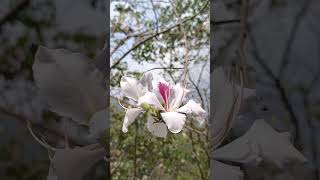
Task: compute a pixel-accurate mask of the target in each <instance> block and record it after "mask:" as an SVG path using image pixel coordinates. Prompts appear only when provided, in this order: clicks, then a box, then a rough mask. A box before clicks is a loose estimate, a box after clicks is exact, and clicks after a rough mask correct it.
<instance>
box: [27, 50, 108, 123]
mask: <svg viewBox="0 0 320 180" xmlns="http://www.w3.org/2000/svg"><path fill="white" fill-rule="evenodd" d="M32 69H33V75H34V79H35V82H36V84H37V86H38V87H39V90H40V94H41V96H42V97H43V98H44V99H45V100H46V102H47V103H48V104H49V105H50V109H51V110H52V111H54V112H57V113H58V114H59V115H61V116H65V117H70V118H72V120H74V121H76V122H78V123H81V124H88V121H89V119H90V117H91V116H92V115H93V114H94V113H95V112H97V111H99V110H102V109H104V108H106V107H107V94H106V92H107V89H106V86H105V84H104V80H105V79H104V78H105V77H104V76H103V74H102V73H101V72H100V70H98V69H97V68H96V66H95V65H94V64H93V63H92V60H90V59H89V58H88V57H86V56H84V55H82V54H79V53H73V52H70V51H68V50H64V49H49V48H46V47H42V46H40V47H39V49H38V51H37V53H36V57H35V62H34V64H33V67H32Z"/></svg>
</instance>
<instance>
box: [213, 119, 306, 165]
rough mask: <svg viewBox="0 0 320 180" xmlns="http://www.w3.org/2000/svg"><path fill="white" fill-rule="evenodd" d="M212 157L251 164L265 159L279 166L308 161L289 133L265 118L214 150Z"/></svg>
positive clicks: (266, 161)
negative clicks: (281, 131)
mask: <svg viewBox="0 0 320 180" xmlns="http://www.w3.org/2000/svg"><path fill="white" fill-rule="evenodd" d="M212 157H213V159H217V160H228V161H234V162H241V163H244V164H251V165H252V164H253V165H257V164H258V163H259V162H260V161H261V160H263V162H265V163H267V164H272V165H274V166H276V167H278V168H282V167H285V164H286V163H288V164H293V163H297V162H306V159H305V157H304V156H303V155H302V154H301V153H300V152H299V151H298V150H297V149H296V148H295V147H294V146H293V145H292V144H291V142H290V139H289V137H288V134H287V133H278V132H276V131H275V130H274V129H273V128H272V127H271V126H270V125H269V124H267V123H266V122H265V121H264V120H256V121H255V122H254V124H253V125H252V127H251V128H250V129H249V131H247V132H246V134H244V135H243V136H242V137H240V138H238V139H236V140H235V141H233V142H231V143H229V144H227V145H225V146H223V147H221V148H219V149H217V150H216V151H214V152H213V154H212Z"/></svg>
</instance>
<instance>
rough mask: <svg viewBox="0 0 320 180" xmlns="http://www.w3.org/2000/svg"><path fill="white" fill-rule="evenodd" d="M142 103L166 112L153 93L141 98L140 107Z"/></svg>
mask: <svg viewBox="0 0 320 180" xmlns="http://www.w3.org/2000/svg"><path fill="white" fill-rule="evenodd" d="M142 103H147V104H150V105H152V106H154V107H155V108H157V109H158V110H162V111H165V109H164V107H163V106H162V105H161V103H160V102H159V100H158V98H157V96H156V95H155V94H154V93H152V92H147V93H146V94H145V95H144V96H142V97H140V98H139V100H138V106H140V105H141V104H142Z"/></svg>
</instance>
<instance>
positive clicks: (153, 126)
mask: <svg viewBox="0 0 320 180" xmlns="http://www.w3.org/2000/svg"><path fill="white" fill-rule="evenodd" d="M147 129H148V130H149V131H150V132H151V133H152V134H153V135H155V136H157V137H162V138H165V137H166V136H167V132H168V130H167V126H166V124H164V123H161V122H155V121H154V119H153V117H152V116H151V115H150V114H148V122H147Z"/></svg>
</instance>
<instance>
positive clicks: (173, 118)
mask: <svg viewBox="0 0 320 180" xmlns="http://www.w3.org/2000/svg"><path fill="white" fill-rule="evenodd" d="M161 117H162V119H163V120H164V122H165V123H166V125H167V126H168V129H169V130H170V131H171V132H172V133H179V132H180V131H181V130H182V128H183V126H184V124H185V121H186V116H185V115H184V114H181V113H178V112H166V113H161Z"/></svg>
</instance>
